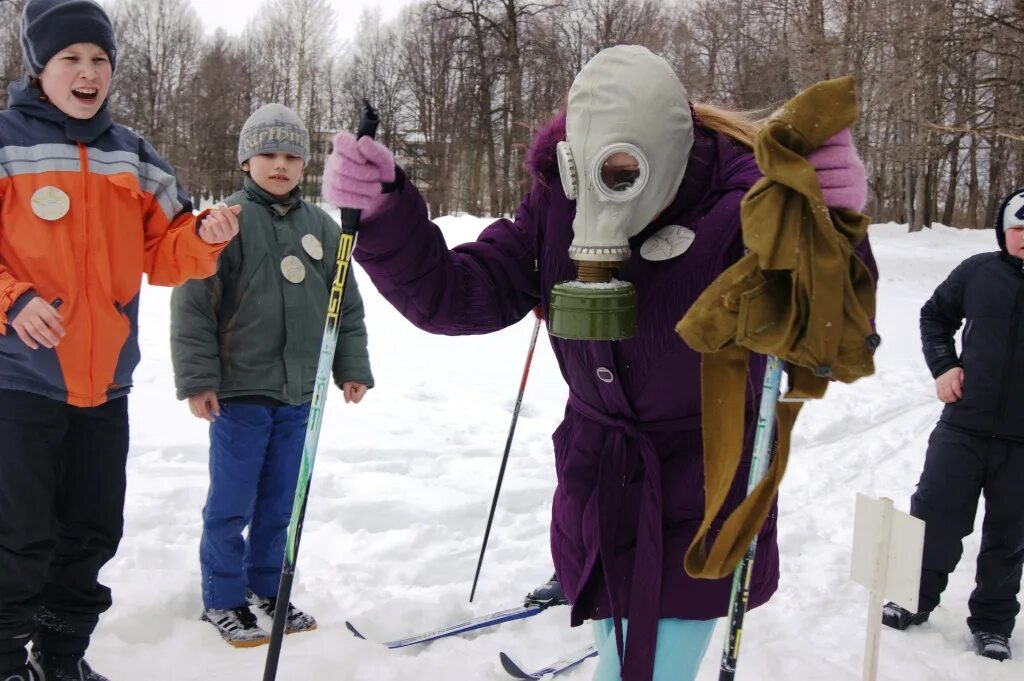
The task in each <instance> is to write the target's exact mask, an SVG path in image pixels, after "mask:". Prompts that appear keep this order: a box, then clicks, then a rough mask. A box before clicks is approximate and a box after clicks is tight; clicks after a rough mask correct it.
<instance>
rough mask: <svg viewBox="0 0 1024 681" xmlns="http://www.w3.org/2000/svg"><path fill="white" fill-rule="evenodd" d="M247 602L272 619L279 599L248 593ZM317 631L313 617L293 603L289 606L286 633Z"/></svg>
mask: <svg viewBox="0 0 1024 681" xmlns="http://www.w3.org/2000/svg"><path fill="white" fill-rule="evenodd" d="M245 598H246V600H248V601H249V605H254V606H256V607H257V608H259V609H260V610H261V611H263V612H264V613H266V614H267V615H268V616H269V617H270V618H271V619H273V618H274V610H275V609H276V607H277V597H276V596H271V597H269V598H264V597H263V596H257V595H256V594H254V593H253V592H251V591H250V592H248V593H247V594H246V596H245ZM314 629H316V620H315V619H313V616H312V615H310V614H308V613H304V612H302V611H301V610H299V609H298V608H296V607H295V606H294V605H292V604H291V603H289V604H288V615H287V616H286V617H285V620H284V633H286V634H296V633H298V632H300V631H313V630H314Z"/></svg>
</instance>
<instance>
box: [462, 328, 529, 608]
mask: <svg viewBox="0 0 1024 681" xmlns="http://www.w3.org/2000/svg"><path fill="white" fill-rule="evenodd" d="M534 315H535V316H536V318H537V319H536V321H534V323H533V335H532V336H530V349H529V351H528V352H527V353H526V366H524V367H523V378H522V380H521V381H519V395H518V396H517V397H516V407H515V409H514V410H513V411H512V425H511V426H509V429H508V439H507V440H506V441H505V453H504V454H503V455H502V457H501V468H499V469H498V483H497V484H496V485H495V486H494V498H493V499H492V500H491V512H490V513H489V514H488V515H487V527H486V529H484V543H483V544H482V545H481V546H480V557H479V558H478V559H477V561H476V574H474V575H473V588H472V589H471V590H470V592H469V602H470V603H472V602H473V597H474V596H476V583H477V580H479V579H480V566H482V565H483V563H484V552H485V551H486V550H487V538H488V537H489V536H490V535H491V522H492V521H493V520H494V509H495V508H497V506H498V495H499V494H500V493H501V481H502V480H504V478H505V465H506V464H508V453H509V451H511V449H512V435H514V434H515V432H516V421H518V420H519V408H520V407H521V406H522V404H523V392H524V391H525V390H526V377H527V376H529V375H530V364H531V363H532V362H533V350H534V348H536V347H537V335H538V334H539V333H540V322H541V316H540V314H539V313H538V312H537V310H534Z"/></svg>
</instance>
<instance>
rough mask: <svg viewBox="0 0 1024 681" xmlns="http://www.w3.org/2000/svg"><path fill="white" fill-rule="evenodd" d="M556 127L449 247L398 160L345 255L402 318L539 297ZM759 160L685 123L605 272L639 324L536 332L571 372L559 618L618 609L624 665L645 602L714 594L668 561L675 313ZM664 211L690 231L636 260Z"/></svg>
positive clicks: (675, 451)
mask: <svg viewBox="0 0 1024 681" xmlns="http://www.w3.org/2000/svg"><path fill="white" fill-rule="evenodd" d="M560 139H564V118H562V119H560V120H558V119H556V120H554V121H552V123H550V124H549V125H548V127H547V128H545V129H544V130H542V131H541V132H540V133H539V134H538V136H537V139H536V140H535V141H534V145H533V148H532V149H531V152H530V155H529V159H528V163H529V165H530V166H531V169H532V170H533V171H534V174H535V182H534V185H533V188H532V189H531V191H530V193H529V194H527V196H526V197H525V198H524V199H523V201H522V203H521V205H520V206H519V210H518V211H517V214H516V217H515V219H514V220H511V221H510V220H497V221H495V222H494V223H493V224H491V225H490V226H488V227H487V228H486V229H485V230H484V231H483V232H482V233H481V235H480V237H479V238H478V239H477V241H475V242H472V243H468V244H463V245H461V246H457V247H455V248H453V249H451V250H448V248H447V246H446V245H445V242H444V239H443V237H442V235H441V233H440V231H439V230H438V229H437V227H436V226H434V225H433V224H432V223H431V222H430V221H429V220H428V219H427V213H426V207H425V205H424V202H423V200H422V198H421V197H420V195H419V193H418V192H417V191H416V190H415V188H414V187H412V186H411V184H410V183H408V182H406V181H404V177H402V176H401V173H400V178H399V186H400V188H399V190H398V191H397V192H396V193H395V194H393V195H391V196H390V197H389V198H388V199H387V201H386V202H385V205H384V206H383V207H382V208H381V209H380V210H378V211H376V212H375V213H374V214H372V215H370V216H369V217H364V219H363V221H362V227H361V230H360V234H359V241H358V246H357V248H356V250H355V253H354V256H355V258H356V260H357V261H358V262H359V263H360V265H362V266H363V268H364V269H365V270H366V272H367V273H368V274H369V276H370V278H371V279H372V280H373V282H374V284H375V285H376V286H377V288H378V289H379V290H380V292H381V294H382V295H384V297H386V298H387V299H388V300H389V301H390V302H391V303H392V304H393V305H394V306H395V307H396V308H397V309H398V310H399V311H400V312H401V313H402V314H403V315H404V316H405V317H406V318H408V319H409V320H410V321H411V322H413V323H414V324H415V325H416V326H418V327H420V328H421V329H424V330H426V331H430V332H433V333H441V334H448V335H462V334H476V333H487V332H490V331H495V330H498V329H502V328H504V327H506V326H509V325H511V324H513V323H515V322H517V321H519V320H520V319H522V318H523V317H524V316H525V315H527V314H529V312H530V310H531V309H532V308H533V307H534V306H535V305H537V304H538V303H540V304H541V305H542V306H543V309H544V310H545V312H546V311H547V306H548V296H549V293H550V291H551V288H552V286H553V285H554V284H555V283H557V282H559V281H563V280H569V279H575V277H576V269H575V265H574V264H573V262H572V261H571V260H570V259H569V257H568V253H567V251H568V248H569V244H570V242H571V241H572V236H573V234H572V221H573V216H574V209H575V203H574V202H572V201H569V200H568V199H567V198H566V197H565V194H564V192H563V190H562V186H561V183H560V181H559V179H558V175H557V166H556V164H555V162H554V154H553V149H554V145H555V144H556V143H557V141H558V140H560ZM760 177H761V173H760V171H759V170H758V168H757V165H756V163H755V161H754V157H753V155H752V154H751V153H750V152H749V151H747V150H746V149H744V148H742V147H740V146H739V145H737V144H735V143H733V142H732V141H731V140H730V139H729V138H728V137H726V136H725V135H722V134H719V133H716V132H714V131H711V130H709V129H706V128H700V127H698V128H697V129H696V130H695V140H694V145H693V150H692V152H691V155H690V159H689V163H688V165H687V169H686V174H685V177H684V178H683V181H682V184H681V185H680V188H679V193H678V195H677V197H676V199H675V200H674V201H673V203H672V204H671V206H670V207H669V208H668V210H666V211H665V213H664V214H663V215H662V216H661V217H660V218H659V219H658V220H657V221H656V222H655V223H652V224H651V225H650V226H649V227H648V228H647V229H645V231H644V232H643V233H642V234H641V235H638V237H636V238H635V239H634V240H633V242H632V245H633V247H634V248H633V256H632V257H631V258H630V260H629V261H628V262H626V263H625V264H624V265H623V266H622V267H621V268H620V270H619V271H618V273H617V275H616V276H617V278H618V279H621V280H624V281H630V282H632V283H633V284H634V285H635V287H636V290H637V333H636V336H635V337H634V338H632V339H629V340H623V341H615V342H608V341H574V340H564V339H560V338H555V337H551V344H552V347H553V348H554V352H555V355H556V357H557V359H558V363H559V367H560V368H561V371H562V375H563V377H564V378H565V381H566V382H567V383H568V385H569V388H570V397H569V402H568V404H567V406H566V410H565V418H564V420H563V421H562V423H561V425H559V426H558V428H557V429H556V430H555V433H554V435H553V441H554V451H555V469H556V475H557V482H558V486H557V488H556V490H555V494H554V503H553V511H552V523H551V551H552V556H553V559H554V564H555V570H556V572H557V574H558V578H559V580H560V581H561V583H562V586H563V587H564V589H565V592H566V595H567V597H568V598H569V601H570V602H571V603H572V604H573V606H572V623H573V625H578V624H580V623H581V622H582V621H583V620H584V619H602V618H607V617H622V618H627V619H628V620H629V636H628V639H627V644H626V650H625V657H624V664H623V678H624V679H627V680H628V681H634V680H636V681H640V680H642V679H649V678H650V675H651V672H650V670H651V665H652V664H653V653H654V647H655V644H656V640H655V639H656V626H657V619H658V618H660V617H672V618H681V619H710V618H715V617H721V616H723V615H725V614H726V610H727V608H728V603H729V591H730V588H731V579H721V580H698V579H693V578H691V577H689V576H687V574H686V573H685V571H684V570H683V556H684V554H685V552H686V548H687V547H688V546H689V544H690V542H691V540H692V539H693V537H694V535H695V533H696V530H697V529H698V527H699V526H700V523H701V519H702V517H703V511H704V489H703V484H704V474H703V464H702V445H701V425H700V424H701V389H700V355H699V354H698V353H697V352H694V351H693V350H691V349H690V348H689V347H688V346H687V345H686V344H685V343H684V342H683V341H682V340H681V339H680V337H679V336H678V335H677V334H676V332H675V329H674V327H675V324H676V323H677V322H678V321H679V320H680V319H681V318H682V316H683V314H684V313H685V312H686V310H687V309H688V308H689V307H690V305H691V304H692V303H693V302H694V301H695V300H696V298H697V297H698V296H699V295H700V293H701V292H702V291H703V290H704V289H705V288H706V287H707V286H708V284H710V283H711V281H712V280H713V279H714V278H715V277H716V276H717V275H718V274H719V273H720V272H722V271H723V270H724V269H725V268H727V267H728V266H729V265H731V264H733V263H734V262H736V261H737V260H738V259H739V258H740V257H741V256H742V254H743V244H742V241H741V235H740V219H739V206H740V200H741V199H742V198H743V195H744V194H745V192H746V191H747V190H748V189H749V188H750V187H751V186H752V185H753V184H754V183H755V182H756V181H757V180H758V179H760ZM667 224H680V225H684V226H687V227H689V228H691V229H693V230H694V231H695V233H696V238H695V240H694V242H693V244H692V246H691V247H690V248H689V250H687V251H686V252H685V253H684V254H682V255H681V256H678V257H676V258H673V259H671V260H668V261H662V262H650V261H646V260H643V259H642V258H641V257H640V254H639V250H640V249H639V246H640V244H641V243H642V242H643V240H644V239H645V238H646V237H647V236H648V235H650V234H652V233H653V232H654V231H656V230H657V229H658V228H660V227H662V226H664V225H667ZM867 253H868V259H869V260H870V251H867ZM870 265H871V266H872V267H873V261H872V262H870ZM763 374H764V358H763V357H756V358H754V359H753V360H752V361H751V363H750V376H749V379H748V387H747V414H746V423H745V426H746V435H747V437H746V446H745V452H746V455H745V457H744V460H743V463H742V464H741V466H740V470H739V473H738V474H737V477H736V484H735V485H734V488H733V491H732V493H731V495H730V498H729V500H728V502H727V503H726V505H725V508H724V509H723V517H724V514H726V513H728V512H729V511H731V510H732V509H733V508H735V506H736V505H738V503H739V502H740V501H741V500H742V499H743V497H744V496H745V492H746V480H747V472H748V469H749V463H750V451H751V449H752V443H753V433H754V422H755V419H754V415H755V413H756V408H755V407H756V404H757V400H758V398H759V395H760V391H761V382H762V378H763ZM775 523H776V512H775V511H773V512H772V513H771V514H770V515H769V516H768V519H767V521H766V522H765V524H764V527H763V528H762V530H761V532H760V534H759V537H758V548H757V557H756V561H755V563H754V572H753V576H752V581H751V586H750V606H751V607H757V606H759V605H761V604H762V603H764V602H766V601H767V600H768V599H769V598H770V597H771V595H772V594H773V593H774V591H775V589H776V587H777V585H778V566H779V556H778V546H777V543H776V526H775Z"/></svg>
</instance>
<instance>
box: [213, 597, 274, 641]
mask: <svg viewBox="0 0 1024 681" xmlns="http://www.w3.org/2000/svg"><path fill="white" fill-rule="evenodd" d="M200 619H201V620H203V621H204V622H209V623H210V624H212V625H213V626H214V628H215V629H216V630H217V633H219V634H220V635H221V638H223V639H224V640H225V641H227V642H228V643H229V644H230V645H233V646H234V647H236V648H254V647H256V646H261V645H263V644H264V643H269V642H270V634H268V633H267V632H266V631H264V630H263V629H261V628H260V626H259V625H258V624H256V615H254V614H252V611H251V610H249V606H248V605H243V606H240V607H237V608H228V609H226V610H218V609H216V608H207V609H206V610H204V611H203V616H202V617H201V618H200Z"/></svg>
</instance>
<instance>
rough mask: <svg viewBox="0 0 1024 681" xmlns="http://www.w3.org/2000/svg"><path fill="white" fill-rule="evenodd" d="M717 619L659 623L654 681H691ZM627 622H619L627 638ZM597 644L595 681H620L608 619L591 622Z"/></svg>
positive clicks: (613, 638)
mask: <svg viewBox="0 0 1024 681" xmlns="http://www.w3.org/2000/svg"><path fill="white" fill-rule="evenodd" d="M717 621H718V620H677V619H660V620H658V646H657V648H656V649H655V651H654V679H653V681H693V679H695V678H697V670H698V669H700V661H701V660H702V659H704V653H705V652H707V649H708V643H709V642H710V641H711V633H712V632H713V631H714V630H715V622H717ZM628 629H629V623H628V622H627V621H626V620H622V633H623V635H624V636H626V635H628V634H627V632H628ZM594 641H595V642H596V644H597V652H598V653H599V655H598V658H597V671H596V672H595V673H594V681H619V655H618V651H617V650H616V646H615V627H614V626H613V624H612V620H611V619H604V620H595V621H594Z"/></svg>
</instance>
